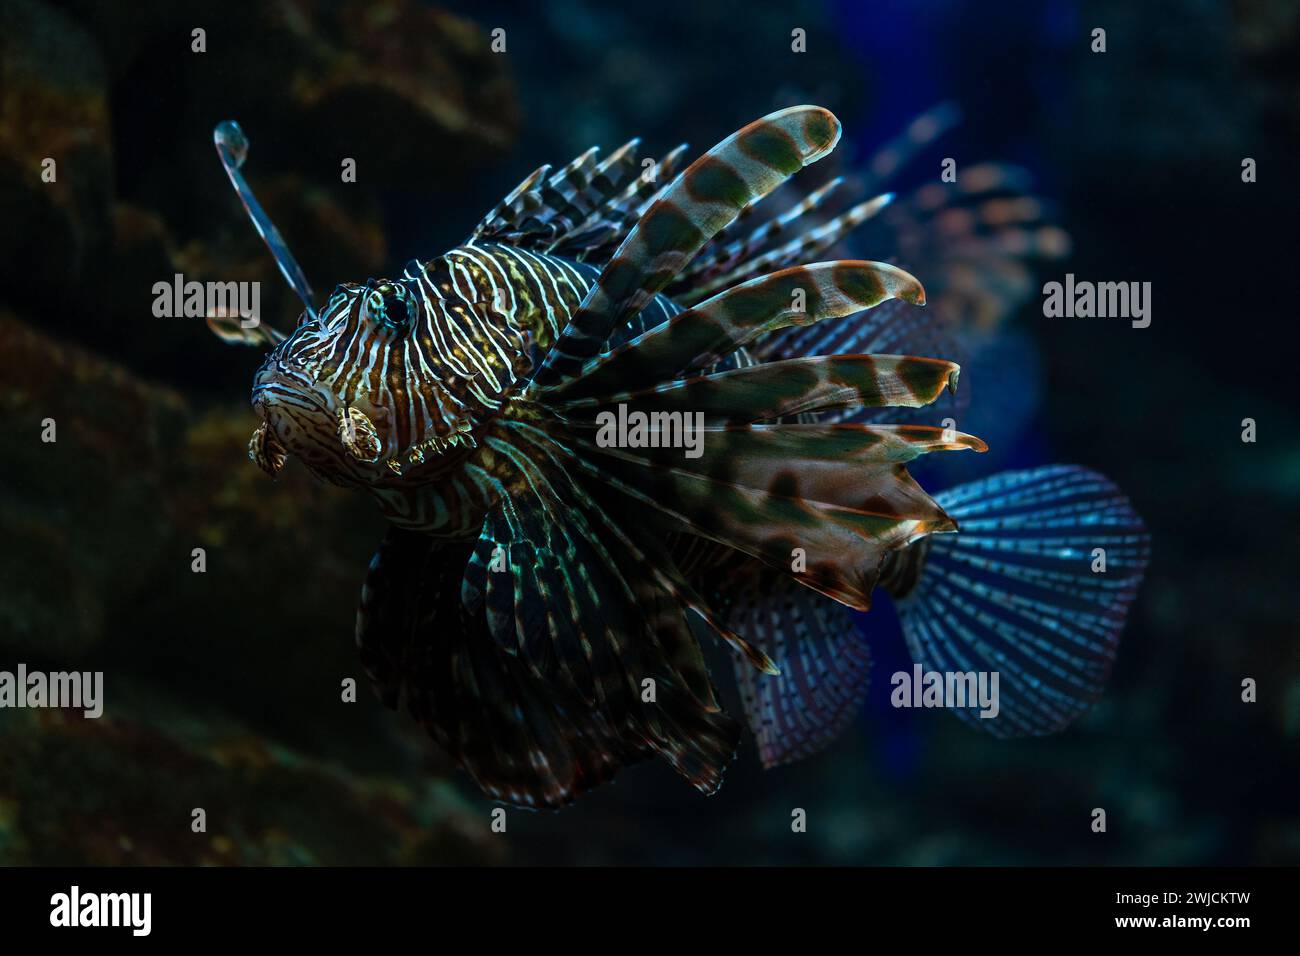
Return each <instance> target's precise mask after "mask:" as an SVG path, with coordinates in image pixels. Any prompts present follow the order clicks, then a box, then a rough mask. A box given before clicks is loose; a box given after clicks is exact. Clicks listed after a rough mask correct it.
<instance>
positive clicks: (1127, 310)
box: [1043, 272, 1151, 329]
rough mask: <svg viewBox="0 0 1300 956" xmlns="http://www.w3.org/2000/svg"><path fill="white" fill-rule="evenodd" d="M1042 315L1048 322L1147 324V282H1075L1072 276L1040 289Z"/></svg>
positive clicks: (1071, 273)
mask: <svg viewBox="0 0 1300 956" xmlns="http://www.w3.org/2000/svg"><path fill="white" fill-rule="evenodd" d="M1043 315H1045V316H1047V318H1049V319H1059V318H1066V319H1074V318H1080V319H1089V318H1094V317H1095V318H1098V319H1115V318H1119V319H1132V320H1133V328H1135V329H1145V328H1146V327H1147V326H1148V325H1150V324H1151V283H1150V282H1088V281H1082V282H1075V281H1074V273H1073V272H1067V273H1066V274H1065V282H1064V283H1061V282H1048V283H1047V284H1046V285H1044V286H1043Z"/></svg>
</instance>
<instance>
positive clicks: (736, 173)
mask: <svg viewBox="0 0 1300 956" xmlns="http://www.w3.org/2000/svg"><path fill="white" fill-rule="evenodd" d="M839 135H840V126H839V121H838V120H836V119H835V117H834V116H833V115H832V114H831V113H830V112H828V111H827V110H824V109H822V108H820V107H812V106H797V107H791V108H789V109H786V110H781V111H779V112H776V113H773V114H771V115H769V116H767V117H764V118H763V119H760V120H756V121H755V122H753V123H750V124H749V125H748V126H746V127H744V128H743V129H741V130H739V131H737V132H736V133H733V134H732V135H731V136H729V137H727V139H725V140H723V141H722V142H721V143H719V144H718V145H717V146H715V147H713V148H712V149H711V150H709V151H708V152H707V153H705V154H704V155H703V156H701V157H700V158H699V159H697V160H696V161H695V162H694V163H692V164H691V165H690V166H689V167H688V168H687V169H686V170H685V171H684V172H683V173H682V174H681V175H680V176H679V177H678V178H677V179H676V180H674V181H673V182H672V183H671V184H670V185H669V186H668V187H667V189H665V190H664V192H663V194H662V195H661V196H660V197H659V198H658V199H657V200H656V201H655V203H654V205H653V206H651V207H650V209H648V210H647V211H646V212H645V214H644V215H642V216H641V218H640V220H639V221H638V222H637V224H636V225H635V226H634V227H633V229H632V231H631V232H630V233H629V234H628V236H627V238H626V239H625V240H623V243H622V245H620V246H619V248H618V250H617V251H616V252H615V254H614V257H613V258H612V259H611V260H610V261H609V263H608V264H607V265H606V266H605V268H604V269H603V270H602V271H601V274H600V277H599V278H598V279H597V281H596V284H595V285H594V286H593V287H592V289H591V290H590V291H589V292H588V293H587V296H586V298H585V299H584V300H583V303H582V305H581V306H580V307H579V308H578V310H577V311H576V312H575V313H574V315H573V317H572V318H571V319H570V321H569V325H568V327H567V328H566V329H565V331H564V332H563V333H562V334H561V335H560V338H559V340H558V341H557V342H556V343H555V345H554V347H553V348H552V349H551V351H550V353H549V354H548V355H547V357H546V359H545V361H544V362H543V363H542V366H541V368H539V369H538V371H537V373H536V374H535V375H534V378H533V384H532V388H533V389H534V390H536V389H542V388H547V387H552V386H555V385H557V384H559V383H561V382H563V381H565V380H567V379H569V378H573V377H575V376H576V375H578V374H579V373H580V372H581V370H582V367H583V363H584V362H585V361H586V360H587V359H589V358H591V357H592V356H594V355H595V354H596V353H597V352H598V351H600V348H601V346H602V345H603V344H604V343H605V341H606V340H607V339H608V338H609V335H610V333H611V332H612V331H613V330H614V329H615V328H616V327H617V326H619V325H620V324H621V323H622V322H624V321H626V320H627V319H628V318H629V317H630V316H632V315H635V314H636V313H637V312H639V311H641V309H642V308H644V307H645V305H646V304H647V303H648V302H649V301H650V300H651V299H652V298H653V297H654V296H655V294H656V293H658V292H660V291H661V290H663V288H664V287H665V286H666V285H667V284H668V283H669V282H670V281H671V280H672V278H673V277H674V276H676V275H677V274H678V273H679V272H680V271H681V270H682V268H683V267H684V266H685V265H686V264H687V263H688V262H690V260H691V259H692V258H693V257H694V255H695V254H696V253H697V252H698V251H699V250H700V248H701V247H702V246H703V245H704V244H705V243H706V242H708V241H709V239H711V238H712V237H713V236H714V235H715V234H716V233H717V232H718V230H720V229H721V228H722V227H724V226H726V225H727V224H728V223H730V222H731V221H732V220H734V219H735V218H736V217H737V216H738V215H739V214H740V212H741V211H742V210H743V209H744V208H745V207H746V206H748V205H750V204H751V203H753V202H754V201H755V200H756V199H758V198H760V197H762V196H764V195H766V194H767V193H769V192H771V191H772V190H773V189H775V188H776V187H777V186H779V185H780V184H781V183H782V182H784V181H785V180H786V179H788V178H789V177H790V176H792V175H793V174H794V173H796V172H798V171H799V170H800V169H801V168H803V167H804V166H806V165H807V164H809V163H812V162H815V161H817V160H818V159H820V158H822V157H823V156H825V155H826V154H827V153H829V152H830V151H831V150H832V149H834V147H835V144H836V143H837V142H838V141H839Z"/></svg>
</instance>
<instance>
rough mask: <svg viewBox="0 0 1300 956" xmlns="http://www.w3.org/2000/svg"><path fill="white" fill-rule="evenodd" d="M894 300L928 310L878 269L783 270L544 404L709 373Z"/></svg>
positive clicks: (907, 281) (650, 336)
mask: <svg viewBox="0 0 1300 956" xmlns="http://www.w3.org/2000/svg"><path fill="white" fill-rule="evenodd" d="M891 298H901V299H904V300H906V301H908V302H911V303H914V304H921V303H924V302H925V290H924V289H923V288H922V287H921V283H920V282H918V281H917V280H916V278H915V277H914V276H912V275H910V274H909V273H907V272H904V271H903V270H902V269H898V268H896V267H894V266H891V265H888V264H887V263H883V262H856V261H841V262H821V263H816V264H814V265H809V266H798V267H795V268H791V269H785V270H782V271H780V272H776V273H773V274H772V275H768V276H763V277H762V278H758V279H753V280H751V281H749V282H747V283H745V284H743V285H739V286H736V287H735V288H732V289H728V290H727V291H725V292H722V293H719V294H718V295H716V296H714V297H713V298H712V299H709V300H708V301H707V302H704V303H701V304H700V305H698V306H696V307H695V308H693V309H687V310H686V311H684V312H679V313H678V314H676V315H674V316H673V317H672V318H671V319H668V320H667V321H666V322H663V323H661V324H660V325H658V326H656V327H655V328H653V329H651V330H650V331H648V332H646V333H644V334H642V335H639V336H637V337H636V338H634V339H632V340H631V341H629V342H627V343H626V344H624V345H621V346H618V347H617V348H615V349H613V350H611V351H609V352H607V353H605V354H603V355H601V356H600V357H598V358H595V359H593V360H591V361H589V362H588V363H587V364H586V366H585V368H584V369H583V370H582V373H581V375H579V376H577V377H575V378H572V379H569V380H566V381H565V382H563V383H561V384H559V385H556V386H553V387H552V388H550V389H549V390H548V392H547V397H548V400H551V401H572V400H573V399H576V398H583V397H588V396H591V395H599V394H601V393H602V392H606V391H612V390H615V389H617V390H625V389H634V388H640V387H645V386H647V385H652V384H655V383H657V382H661V381H665V380H667V379H670V378H671V377H673V376H674V375H676V374H678V373H682V372H690V371H692V370H698V369H703V368H707V367H708V366H709V365H712V364H713V363H714V362H717V361H718V360H719V359H721V358H723V357H724V356H727V355H730V354H731V353H733V352H735V351H736V350H737V349H739V348H742V347H744V346H747V345H748V344H750V343H751V342H754V341H755V340H757V339H759V338H760V337H761V336H763V335H767V334H769V333H771V332H774V331H776V330H778V329H783V328H787V327H789V326H792V325H811V324H813V323H815V322H819V321H821V320H823V319H826V318H832V317H836V316H843V315H849V314H852V313H854V312H859V311H861V310H863V309H867V308H871V307H872V306H875V305H878V304H879V303H881V302H883V301H885V300H886V299H891Z"/></svg>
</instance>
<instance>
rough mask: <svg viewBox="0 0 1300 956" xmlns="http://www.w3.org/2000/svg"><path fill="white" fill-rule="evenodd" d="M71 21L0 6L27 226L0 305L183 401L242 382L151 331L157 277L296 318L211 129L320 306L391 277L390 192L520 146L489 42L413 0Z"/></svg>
mask: <svg viewBox="0 0 1300 956" xmlns="http://www.w3.org/2000/svg"><path fill="white" fill-rule="evenodd" d="M62 6H63V11H56V10H54V9H52V7H51V6H49V5H47V4H43V3H40V2H37V0H15V2H14V3H12V4H6V5H5V7H4V9H3V11H0V17H3V20H0V26H3V29H0V52H3V57H2V59H3V62H4V64H5V67H4V71H5V72H4V83H3V84H0V94H2V95H3V104H4V123H3V124H0V173H4V174H5V175H4V176H3V182H2V183H0V214H3V215H4V216H5V219H6V221H12V222H23V223H24V224H26V225H25V228H24V229H22V230H9V231H7V232H6V234H5V237H4V238H3V239H0V279H2V280H3V281H0V290H2V291H0V305H2V306H7V307H9V308H12V309H15V310H17V311H19V312H21V313H23V314H28V315H34V316H37V317H38V318H39V319H40V321H41V325H42V327H43V328H46V329H52V330H55V331H57V332H58V333H60V334H62V335H64V336H67V337H69V338H71V339H74V340H76V341H78V342H80V343H82V344H85V345H89V346H91V347H93V348H94V349H95V350H96V351H98V352H100V353H101V354H104V355H106V356H110V357H112V358H115V359H118V360H120V361H121V362H123V363H124V364H126V365H127V366H128V367H130V368H132V369H135V370H137V371H140V372H146V373H147V374H149V375H150V376H151V377H153V378H158V379H162V380H164V381H170V382H171V383H173V384H175V385H178V386H181V385H186V386H188V385H198V386H199V387H200V388H204V389H208V390H211V391H212V392H214V393H216V392H218V391H219V392H220V393H222V394H226V395H229V394H230V393H231V392H230V389H231V387H232V386H233V384H234V383H235V382H241V383H243V382H246V380H247V375H246V373H245V371H244V370H237V372H236V371H232V369H234V368H235V365H236V363H232V362H231V361H230V360H229V359H228V358H227V357H224V356H223V357H222V358H221V359H218V360H217V361H215V362H212V363H209V362H208V361H207V355H208V354H209V353H208V352H207V351H206V350H205V348H204V347H203V346H196V345H195V340H194V338H193V332H194V328H193V327H192V326H190V325H187V324H181V323H173V324H171V325H165V326H160V325H159V324H158V322H157V321H156V320H154V319H153V317H152V316H151V315H150V311H149V306H150V303H151V301H152V296H151V293H150V290H151V288H152V286H153V284H154V283H155V282H157V281H159V280H163V279H168V278H170V277H171V276H172V275H173V274H174V273H175V272H183V273H185V274H186V277H187V278H189V279H195V280H198V281H212V280H219V281H259V282H262V283H263V285H264V288H263V290H262V292H263V298H262V304H263V307H264V314H265V315H266V316H267V317H268V320H270V321H271V322H272V323H273V324H278V325H279V326H281V327H286V326H289V325H292V323H293V321H294V320H295V319H296V317H297V315H298V312H299V308H298V306H297V303H296V300H294V299H293V297H292V295H291V294H289V293H288V291H287V290H286V289H284V288H283V283H282V282H281V280H280V277H279V275H278V274H277V272H276V270H275V267H274V264H273V263H271V262H270V261H269V260H267V258H266V256H265V254H264V253H265V250H264V249H263V248H262V247H261V244H260V242H259V240H258V238H257V236H256V234H255V233H254V232H253V231H252V230H250V229H249V228H248V227H247V224H246V222H245V221H244V219H243V214H242V210H241V209H240V208H239V205H238V203H236V202H234V201H232V198H231V196H230V191H229V186H228V184H227V183H226V180H225V176H224V175H223V173H222V170H221V166H220V163H219V162H218V161H217V157H216V154H215V153H214V151H213V148H212V128H213V125H214V124H215V123H216V122H217V121H219V120H222V119H226V118H232V117H233V118H238V119H239V120H240V122H241V123H242V124H243V126H244V128H245V129H246V130H247V131H248V133H249V135H250V138H251V139H252V140H253V143H254V147H253V152H252V160H251V162H250V164H249V169H248V175H249V177H250V178H251V179H252V181H253V182H254V184H255V186H256V187H257V189H258V192H259V195H261V196H262V199H263V201H264V202H265V204H266V206H267V208H268V211H269V212H270V213H271V215H272V217H273V218H274V220H275V221H276V222H277V224H278V225H279V226H280V228H281V229H282V230H283V231H284V232H285V234H286V236H288V237H290V239H291V241H292V243H293V246H294V248H295V250H296V251H297V254H298V256H299V257H300V258H301V260H302V261H303V263H304V265H305V266H306V268H307V271H308V274H309V277H310V278H311V279H312V280H313V282H314V283H315V285H316V286H317V287H318V289H319V290H321V291H326V290H328V289H329V288H331V287H332V286H333V285H334V284H335V283H336V282H337V281H338V280H339V279H340V278H342V277H349V278H350V277H355V276H358V275H361V276H364V275H367V274H378V273H381V272H382V271H384V269H385V268H386V267H388V266H391V265H392V263H391V262H389V245H388V242H387V239H386V236H385V229H384V214H383V209H384V204H385V203H386V202H392V201H393V200H392V193H393V191H394V190H412V191H415V190H418V191H419V192H421V193H422V194H431V195H436V194H437V193H439V192H444V193H445V192H454V191H455V189H456V184H457V183H461V182H464V181H465V180H466V179H467V178H468V177H471V176H473V175H475V171H476V170H477V169H480V168H482V167H483V166H484V164H485V163H487V162H490V161H491V160H493V159H494V158H495V157H496V156H498V155H499V154H500V152H501V151H502V150H503V149H504V147H505V146H506V145H507V144H509V142H510V141H511V140H512V138H513V135H514V129H515V126H516V123H517V117H516V108H515V106H514V100H513V92H512V86H511V84H510V81H509V78H508V74H507V72H506V69H505V65H504V64H505V60H506V58H505V57H501V56H498V55H496V54H493V53H492V52H491V50H490V48H489V44H490V42H491V38H490V35H489V30H488V28H487V27H485V26H481V25H477V24H473V23H470V22H468V21H465V20H462V19H459V18H457V17H454V16H452V15H450V14H447V13H445V12H443V11H440V10H437V9H434V8H430V7H426V6H424V5H422V4H417V3H414V2H409V0H391V2H382V3H363V2H359V0H354V2H343V3H323V2H314V0H297V2H284V3H268V4H247V5H242V4H241V5H234V6H230V5H228V4H224V3H216V2H211V3H204V2H201V3H198V4H191V5H177V4H172V3H167V2H161V0H141V2H138V3H131V4H120V5H107V4H97V3H89V2H78V0H71V2H68V3H66V4H63V5H62ZM195 31H202V35H201V38H200V37H199V36H197V35H196V34H195ZM235 38H238V41H237V42H235ZM200 40H201V42H200ZM211 104H222V106H221V107H220V109H221V115H216V114H214V113H213V112H212V106H211ZM304 155H308V156H310V157H312V159H313V161H312V162H309V163H307V164H306V165H305V166H304V163H303V157H304ZM45 157H51V158H53V159H55V160H56V162H57V182H56V183H52V184H47V183H42V182H41V181H40V174H41V162H42V160H43V159H44V158H45ZM349 159H350V160H353V161H354V162H355V164H356V169H357V174H356V178H355V181H347V182H345V181H343V178H342V176H341V164H342V163H343V161H344V160H349ZM287 168H293V169H295V170H303V171H302V172H301V173H300V174H299V173H295V174H293V175H285V174H284V173H283V172H281V171H282V170H284V169H287ZM420 241H421V242H426V241H427V242H428V248H427V250H426V251H425V252H424V253H423V254H425V255H432V254H433V253H434V251H436V249H437V248H440V246H439V245H438V242H437V241H436V240H435V239H434V238H433V237H432V236H430V237H428V238H427V239H421V240H420ZM403 254H404V255H405V256H408V257H409V255H410V252H407V251H406V247H405V246H404V247H403ZM200 334H206V333H202V332H201V331H200ZM177 354H190V356H191V360H190V361H189V362H187V363H183V364H182V363H177V362H176V361H174V356H175V355H177ZM242 390H243V388H242V385H241V387H240V391H241V392H242Z"/></svg>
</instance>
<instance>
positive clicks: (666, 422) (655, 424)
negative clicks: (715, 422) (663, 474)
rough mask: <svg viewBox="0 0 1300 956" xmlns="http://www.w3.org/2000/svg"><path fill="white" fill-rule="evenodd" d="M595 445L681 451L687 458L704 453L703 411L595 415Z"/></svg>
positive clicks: (624, 410)
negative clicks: (596, 427) (680, 449)
mask: <svg viewBox="0 0 1300 956" xmlns="http://www.w3.org/2000/svg"><path fill="white" fill-rule="evenodd" d="M596 425H597V426H598V430H597V432H596V444H597V445H598V446H599V447H601V448H682V449H685V452H684V454H685V456H686V457H687V458H699V457H700V456H701V455H703V454H704V413H703V412H642V411H630V412H629V411H628V409H627V406H626V405H624V404H622V403H620V404H619V406H618V412H617V413H615V412H611V411H604V412H601V413H599V414H598V415H597V416H596Z"/></svg>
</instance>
